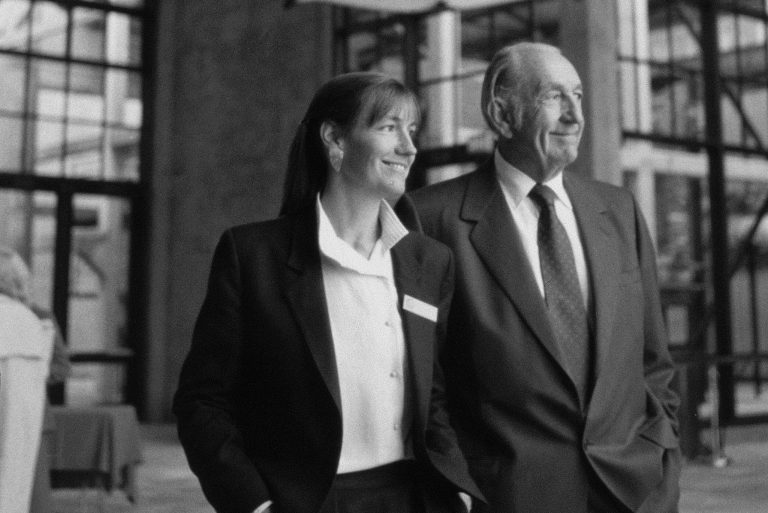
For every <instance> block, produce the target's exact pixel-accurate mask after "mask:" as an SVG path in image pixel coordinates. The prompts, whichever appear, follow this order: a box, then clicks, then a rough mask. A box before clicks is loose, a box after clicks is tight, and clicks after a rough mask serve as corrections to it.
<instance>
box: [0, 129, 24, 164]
mask: <svg viewBox="0 0 768 513" xmlns="http://www.w3.org/2000/svg"><path fill="white" fill-rule="evenodd" d="M23 135H24V121H23V120H22V119H21V118H12V117H5V116H0V171H4V172H8V173H18V172H19V170H20V169H21V167H22V166H21V162H22V158H21V157H22V155H21V152H22V139H23Z"/></svg>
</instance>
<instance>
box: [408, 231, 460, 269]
mask: <svg viewBox="0 0 768 513" xmlns="http://www.w3.org/2000/svg"><path fill="white" fill-rule="evenodd" d="M406 238H407V239H408V240H409V241H410V244H411V245H412V246H413V248H414V250H416V251H417V252H418V253H419V254H420V255H421V256H422V258H424V259H425V260H432V261H435V262H444V261H449V260H450V259H451V257H452V252H451V249H450V248H449V247H448V246H447V245H445V244H443V243H442V242H440V241H438V240H436V239H433V238H432V237H429V236H428V235H425V234H423V233H421V232H417V231H409V232H408V235H407V236H406Z"/></svg>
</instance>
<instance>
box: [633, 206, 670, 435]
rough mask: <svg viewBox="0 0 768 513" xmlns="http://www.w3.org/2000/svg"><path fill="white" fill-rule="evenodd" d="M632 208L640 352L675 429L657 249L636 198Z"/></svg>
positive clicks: (653, 389)
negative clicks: (640, 314) (641, 324)
mask: <svg viewBox="0 0 768 513" xmlns="http://www.w3.org/2000/svg"><path fill="white" fill-rule="evenodd" d="M634 211H635V225H636V234H637V245H638V253H639V255H638V257H639V262H640V273H641V276H642V285H643V295H644V309H645V312H644V317H645V319H646V321H645V347H644V352H643V363H644V367H645V369H644V371H645V381H646V384H647V386H648V388H649V389H650V391H651V393H653V394H654V395H655V396H656V398H657V399H659V401H660V402H661V404H662V406H663V408H664V413H665V414H666V415H667V417H668V418H669V420H670V422H671V424H672V427H673V429H674V431H675V433H677V432H678V424H677V409H678V406H679V398H678V396H677V394H676V393H675V392H674V390H672V387H671V382H672V378H673V377H674V374H675V368H674V364H673V362H672V358H671V357H670V354H669V340H668V337H667V330H666V328H665V324H664V319H663V316H662V311H661V300H660V297H659V284H658V277H657V268H656V251H655V249H654V247H653V243H652V242H651V237H650V234H649V232H648V227H647V225H646V223H645V220H644V219H643V216H642V213H641V212H640V209H639V206H638V205H637V203H636V202H635V204H634Z"/></svg>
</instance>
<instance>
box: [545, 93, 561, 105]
mask: <svg viewBox="0 0 768 513" xmlns="http://www.w3.org/2000/svg"><path fill="white" fill-rule="evenodd" d="M562 99H563V93H561V92H560V91H551V92H549V93H546V94H545V95H544V98H543V99H542V101H543V102H544V103H554V102H559V101H560V100H562Z"/></svg>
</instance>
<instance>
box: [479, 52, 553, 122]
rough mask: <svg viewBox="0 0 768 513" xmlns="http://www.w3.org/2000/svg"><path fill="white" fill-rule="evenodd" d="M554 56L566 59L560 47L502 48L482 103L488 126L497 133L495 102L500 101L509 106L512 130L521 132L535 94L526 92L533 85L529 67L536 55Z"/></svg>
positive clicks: (491, 66)
mask: <svg viewBox="0 0 768 513" xmlns="http://www.w3.org/2000/svg"><path fill="white" fill-rule="evenodd" d="M541 53H550V54H556V55H562V53H561V52H560V49H559V48H558V47H556V46H552V45H548V44H545V43H531V42H522V43H515V44H513V45H509V46H505V47H503V48H501V49H500V50H499V51H497V52H496V54H495V55H494V56H493V59H491V63H490V64H489V65H488V69H487V70H486V72H485V78H484V79H483V90H482V96H481V99H480V103H481V106H480V108H481V109H482V112H483V117H485V121H486V123H488V126H489V127H490V128H491V130H493V131H494V132H497V129H496V126H495V123H494V121H493V115H492V110H491V109H492V107H493V102H494V101H495V100H496V99H497V98H498V99H500V100H502V101H503V102H504V103H505V104H506V110H507V111H508V112H509V113H510V114H511V116H512V120H511V122H512V129H513V131H515V132H517V131H519V130H520V128H521V126H522V123H523V115H524V113H525V106H526V105H525V100H526V98H530V97H531V96H530V95H532V94H533V93H534V92H533V91H526V90H525V88H526V87H530V86H532V85H533V84H531V83H530V81H529V80H528V73H527V72H526V69H525V68H526V65H527V63H528V62H530V56H531V55H534V54H541Z"/></svg>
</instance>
